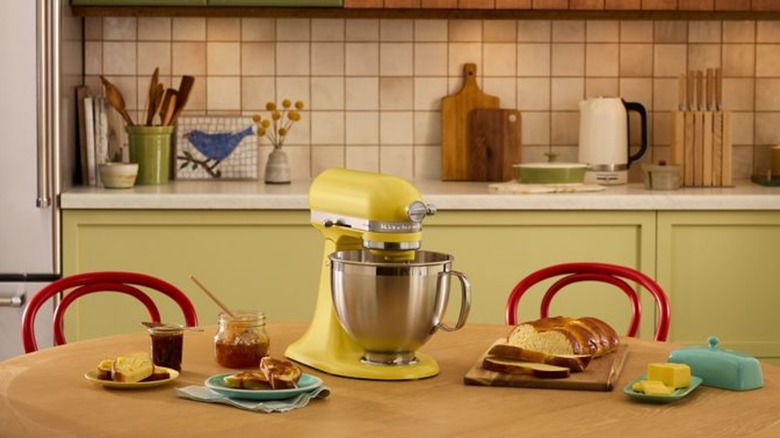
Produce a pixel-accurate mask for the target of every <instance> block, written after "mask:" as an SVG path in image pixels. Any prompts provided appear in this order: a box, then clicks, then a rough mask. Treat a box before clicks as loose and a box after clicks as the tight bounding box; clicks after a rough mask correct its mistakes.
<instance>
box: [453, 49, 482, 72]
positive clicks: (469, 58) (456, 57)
mask: <svg viewBox="0 0 780 438" xmlns="http://www.w3.org/2000/svg"><path fill="white" fill-rule="evenodd" d="M448 63H449V66H448V67H447V73H448V76H455V77H461V78H462V77H463V66H464V65H465V64H467V63H474V64H477V76H479V77H481V76H482V44H479V43H451V44H450V47H449V61H448Z"/></svg>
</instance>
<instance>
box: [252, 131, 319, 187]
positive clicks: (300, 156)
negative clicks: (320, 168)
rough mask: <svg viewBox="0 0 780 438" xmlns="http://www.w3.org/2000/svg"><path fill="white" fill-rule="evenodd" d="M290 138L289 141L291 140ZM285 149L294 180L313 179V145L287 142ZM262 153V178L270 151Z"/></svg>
mask: <svg viewBox="0 0 780 438" xmlns="http://www.w3.org/2000/svg"><path fill="white" fill-rule="evenodd" d="M289 140H290V139H289V138H288V139H287V141H288V142H289ZM284 150H285V151H287V157H288V158H289V159H290V176H291V177H292V179H293V180H306V181H309V180H311V176H312V175H311V147H309V146H299V145H288V144H287V143H285V145H284ZM270 152H271V151H270V149H269V150H268V152H267V153H261V154H260V157H262V160H261V161H262V162H261V163H260V166H261V167H260V170H261V172H260V173H262V175H261V178H264V177H265V160H266V158H267V157H268V154H269V153H270Z"/></svg>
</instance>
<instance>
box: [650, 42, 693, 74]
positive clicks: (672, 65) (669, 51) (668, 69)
mask: <svg viewBox="0 0 780 438" xmlns="http://www.w3.org/2000/svg"><path fill="white" fill-rule="evenodd" d="M653 56H654V58H653V62H654V64H655V66H654V68H655V76H665V77H672V76H675V77H676V76H678V75H680V74H681V73H685V71H686V68H687V65H688V50H687V47H686V45H685V44H656V45H655V53H654V54H653Z"/></svg>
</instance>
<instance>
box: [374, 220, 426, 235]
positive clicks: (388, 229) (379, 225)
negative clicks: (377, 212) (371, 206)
mask: <svg viewBox="0 0 780 438" xmlns="http://www.w3.org/2000/svg"><path fill="white" fill-rule="evenodd" d="M371 225H372V229H373V230H374V231H378V232H382V233H413V232H416V231H419V229H420V226H419V224H415V223H404V222H372V223H371Z"/></svg>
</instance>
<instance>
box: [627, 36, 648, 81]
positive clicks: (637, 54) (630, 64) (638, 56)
mask: <svg viewBox="0 0 780 438" xmlns="http://www.w3.org/2000/svg"><path fill="white" fill-rule="evenodd" d="M652 74H653V46H652V44H621V45H620V76H634V77H637V76H638V77H643V76H651V75H652Z"/></svg>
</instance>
